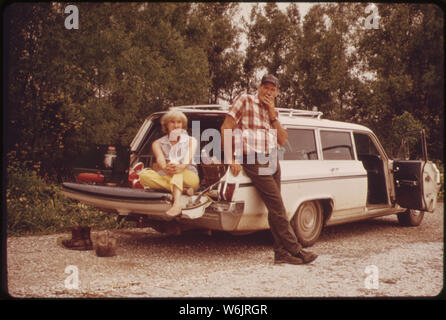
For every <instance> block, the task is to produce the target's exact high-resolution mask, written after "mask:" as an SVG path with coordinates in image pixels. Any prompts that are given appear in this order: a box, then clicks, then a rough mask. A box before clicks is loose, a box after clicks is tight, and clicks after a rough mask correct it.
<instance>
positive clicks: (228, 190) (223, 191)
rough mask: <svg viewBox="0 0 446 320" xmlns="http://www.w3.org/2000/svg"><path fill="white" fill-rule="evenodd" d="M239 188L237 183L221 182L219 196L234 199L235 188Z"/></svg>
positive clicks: (227, 199)
mask: <svg viewBox="0 0 446 320" xmlns="http://www.w3.org/2000/svg"><path fill="white" fill-rule="evenodd" d="M236 188H237V184H236V183H228V182H222V183H221V184H220V191H219V196H220V199H221V200H226V201H232V197H233V196H234V192H235V189H236Z"/></svg>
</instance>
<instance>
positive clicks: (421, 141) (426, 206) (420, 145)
mask: <svg viewBox="0 0 446 320" xmlns="http://www.w3.org/2000/svg"><path fill="white" fill-rule="evenodd" d="M393 170H394V182H395V194H396V202H397V203H398V204H399V205H400V206H401V207H403V208H407V209H414V210H420V211H429V212H433V211H434V210H435V206H436V204H437V194H438V191H439V188H440V172H439V170H438V169H437V167H436V165H435V164H434V163H432V162H431V161H429V160H428V157H427V146H426V134H425V131H424V130H421V131H411V132H408V133H406V134H405V135H404V137H403V139H402V143H401V147H400V150H399V153H398V159H397V160H395V161H394V166H393Z"/></svg>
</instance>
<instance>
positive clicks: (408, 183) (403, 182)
mask: <svg viewBox="0 0 446 320" xmlns="http://www.w3.org/2000/svg"><path fill="white" fill-rule="evenodd" d="M395 182H396V186H397V187H400V186H407V187H416V186H418V181H413V180H396V181H395Z"/></svg>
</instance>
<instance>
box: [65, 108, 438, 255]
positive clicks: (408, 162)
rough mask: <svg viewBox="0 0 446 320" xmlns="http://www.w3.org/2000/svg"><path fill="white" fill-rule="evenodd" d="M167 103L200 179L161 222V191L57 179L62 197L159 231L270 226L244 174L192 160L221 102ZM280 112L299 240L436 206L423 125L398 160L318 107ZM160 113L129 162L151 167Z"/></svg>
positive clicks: (165, 200)
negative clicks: (183, 130) (189, 140)
mask: <svg viewBox="0 0 446 320" xmlns="http://www.w3.org/2000/svg"><path fill="white" fill-rule="evenodd" d="M174 108H176V109H178V110H181V111H183V112H184V113H185V114H186V116H187V117H188V119H189V121H188V125H189V134H191V135H193V136H195V137H196V138H197V140H198V141H199V142H200V144H199V148H198V149H199V150H198V151H197V155H196V156H195V160H198V161H196V163H197V168H198V171H199V174H200V180H201V186H200V188H199V189H198V191H197V193H196V194H195V195H193V196H187V195H184V196H183V199H182V200H183V211H182V214H181V215H180V216H179V217H176V218H175V219H171V218H170V219H168V216H167V215H166V214H165V211H166V210H167V209H168V208H169V207H170V206H171V203H172V196H171V194H170V193H166V192H157V191H153V190H142V189H133V188H130V187H127V186H125V187H123V186H106V185H100V184H98V183H96V184H92V183H69V182H65V183H64V184H63V190H64V194H65V195H66V196H67V197H69V198H72V199H77V200H79V201H81V202H84V203H87V204H90V205H93V206H96V207H98V208H101V209H103V210H106V211H111V212H114V213H117V214H118V215H119V216H120V218H125V219H128V220H136V221H139V222H140V224H141V225H142V226H150V227H153V228H154V229H156V230H158V231H160V232H169V233H176V234H179V233H180V232H181V231H184V230H190V229H204V230H220V231H227V232H231V233H234V234H243V233H249V232H253V231H257V230H264V229H268V228H269V226H268V219H267V211H266V207H265V205H264V204H263V202H262V200H261V199H260V197H259V195H258V193H257V191H256V190H255V188H254V187H253V185H252V183H251V181H250V179H249V178H248V177H247V176H246V175H245V174H244V173H243V171H242V174H239V175H238V176H237V177H233V176H232V174H231V173H230V170H228V166H227V165H225V164H218V163H214V164H205V163H206V162H205V161H200V160H202V158H201V156H202V155H203V154H205V153H206V152H207V150H206V145H208V144H209V141H210V140H211V138H210V137H209V135H206V134H204V132H208V133H209V132H219V131H220V127H221V124H222V123H223V120H224V117H225V115H226V113H227V112H228V110H229V106H220V105H200V106H182V107H174ZM278 111H279V120H280V122H281V124H282V126H284V127H285V128H287V131H288V141H287V143H286V145H285V146H284V147H280V150H279V155H280V157H279V159H280V160H279V161H280V166H281V169H282V189H281V191H282V196H283V200H284V203H285V207H286V209H287V215H288V218H289V220H290V222H291V225H292V226H293V228H294V231H295V233H296V235H297V237H298V239H299V241H300V242H301V243H302V244H303V245H304V246H311V245H312V244H314V243H315V242H316V241H317V239H318V237H319V235H320V233H321V231H322V229H323V227H324V226H331V225H336V224H341V223H347V222H352V221H358V220H363V219H370V218H375V217H379V216H384V215H390V214H396V215H397V216H398V220H399V222H400V223H401V224H402V225H412V226H415V225H419V224H420V223H421V221H422V219H423V216H424V212H433V211H434V209H435V206H436V200H437V193H438V190H439V187H440V173H439V171H438V169H437V167H436V166H435V164H433V163H432V162H431V161H429V160H428V159H427V149H426V141H425V135H424V131H421V132H412V133H409V135H408V136H407V137H405V138H404V139H403V144H402V148H401V150H400V151H402V152H401V155H402V156H401V159H399V160H393V159H390V158H389V157H388V155H387V154H386V152H385V150H384V149H383V147H382V146H381V144H380V142H379V140H378V139H377V137H376V136H375V134H374V133H373V132H372V131H371V130H370V129H368V128H367V127H364V126H361V125H357V124H350V123H345V122H337V121H331V120H325V119H322V113H321V112H314V111H304V110H296V109H284V108H280V109H278ZM164 113H165V112H156V113H154V114H152V115H150V116H149V117H148V118H147V119H146V120H145V122H144V123H143V125H142V126H141V128H140V130H139V132H138V133H137V135H136V136H135V138H134V139H133V141H132V143H131V145H130V163H129V167H130V168H131V167H132V166H133V165H134V164H135V163H137V162H143V163H144V164H145V167H150V166H151V165H152V163H153V162H154V161H155V158H154V155H153V153H152V148H151V145H152V143H153V141H155V140H156V139H158V138H160V137H161V136H162V135H163V134H164V133H162V131H161V124H160V118H161V116H162V115H163V114H164ZM192 124H195V129H194V130H195V132H192V131H193V130H192ZM197 125H198V126H199V130H198V131H197V130H196V126H197ZM206 130H207V131H206ZM197 135H198V137H197ZM209 156H212V154H211V155H209ZM411 157H412V158H411ZM221 159H224V158H223V157H221ZM217 160H218V159H217Z"/></svg>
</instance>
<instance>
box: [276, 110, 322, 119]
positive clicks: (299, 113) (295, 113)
mask: <svg viewBox="0 0 446 320" xmlns="http://www.w3.org/2000/svg"><path fill="white" fill-rule="evenodd" d="M276 110H277V111H279V114H282V115H287V116H289V117H313V118H317V119H320V118H321V117H322V115H323V113H322V112H321V111H310V110H301V109H291V108H276Z"/></svg>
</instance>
